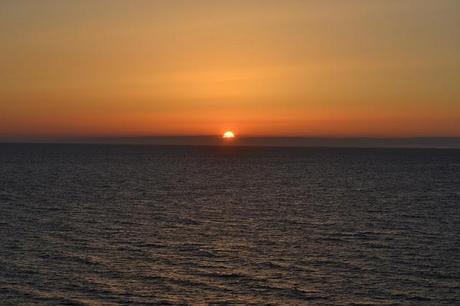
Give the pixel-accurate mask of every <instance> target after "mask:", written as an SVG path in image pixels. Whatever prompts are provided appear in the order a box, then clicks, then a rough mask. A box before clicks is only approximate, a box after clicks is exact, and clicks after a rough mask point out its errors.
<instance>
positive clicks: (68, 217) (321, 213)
mask: <svg viewBox="0 0 460 306" xmlns="http://www.w3.org/2000/svg"><path fill="white" fill-rule="evenodd" d="M0 232H1V238H0V239H1V240H0V305H36V304H39V305H40V304H44V305H48V304H59V305H124V304H133V305H169V304H171V305H176V304H182V305H187V304H192V305H195V304H214V305H235V304H237V305H238V304H240V305H251V304H254V305H267V304H271V305H460V150H453V149H445V150H444V149H370V148H367V149H352V148H349V149H348V148H335V149H333V148H281V147H279V148H275V147H237V146H151V145H78V144H74V145H64V144H1V145H0Z"/></svg>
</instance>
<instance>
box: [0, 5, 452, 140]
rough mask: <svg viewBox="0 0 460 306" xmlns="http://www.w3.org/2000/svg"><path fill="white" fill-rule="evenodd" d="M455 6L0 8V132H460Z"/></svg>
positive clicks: (143, 133)
mask: <svg viewBox="0 0 460 306" xmlns="http://www.w3.org/2000/svg"><path fill="white" fill-rule="evenodd" d="M459 37H460V3H459V2H458V1H456V0H398V1H396V0H388V1H367V0H362V1H359V0H349V1H342V0H336V1H333V0H326V1H320V0H318V1H301V0H292V1H288V0H285V1H275V0H263V1H262V0H261V1H255V0H253V1H251V0H247V1H242V0H241V1H211V0H201V1H200V0H197V1H173V0H168V1H166V0H164V1H143V0H132V1H117V0H101V1H90V0H82V1H77V0H76V1H59V0H42V1H25V0H24V1H22V0H6V1H2V2H1V3H0V46H1V47H0V67H1V69H0V136H13V137H15V136H101V135H103V136H118V135H119V136H124V135H209V134H220V133H222V132H223V131H224V130H227V129H231V130H235V131H236V132H237V133H238V134H241V135H253V136H260V135H262V136H263V135H267V136H268V135H272V136H283V135H285V136H294V135H295V136H391V137H399V136H401V137H405V136H460V123H459V122H460V86H459V84H460V52H459V50H460V39H459Z"/></svg>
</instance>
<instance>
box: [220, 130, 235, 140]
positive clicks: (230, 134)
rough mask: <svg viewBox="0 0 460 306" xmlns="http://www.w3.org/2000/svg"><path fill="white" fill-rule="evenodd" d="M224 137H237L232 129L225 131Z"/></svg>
mask: <svg viewBox="0 0 460 306" xmlns="http://www.w3.org/2000/svg"><path fill="white" fill-rule="evenodd" d="M222 137H223V138H226V139H231V138H235V133H233V132H232V131H227V132H225V133H224V135H223V136H222Z"/></svg>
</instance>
